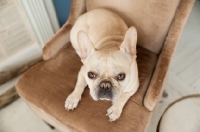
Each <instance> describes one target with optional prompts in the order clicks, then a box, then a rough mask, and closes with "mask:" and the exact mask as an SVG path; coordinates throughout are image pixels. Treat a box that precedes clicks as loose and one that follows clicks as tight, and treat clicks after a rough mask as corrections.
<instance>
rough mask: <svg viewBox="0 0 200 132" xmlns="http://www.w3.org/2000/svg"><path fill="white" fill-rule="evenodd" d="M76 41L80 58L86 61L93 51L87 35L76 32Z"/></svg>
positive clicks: (82, 32)
mask: <svg viewBox="0 0 200 132" xmlns="http://www.w3.org/2000/svg"><path fill="white" fill-rule="evenodd" d="M77 41H78V46H79V49H80V57H81V59H86V58H87V57H88V55H89V54H90V53H91V51H92V50H93V49H94V46H93V44H92V42H91V41H90V39H89V37H88V35H87V34H86V33H85V32H84V31H82V30H80V31H79V32H78V35H77Z"/></svg>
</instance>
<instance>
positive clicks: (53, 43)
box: [43, 0, 86, 60]
mask: <svg viewBox="0 0 200 132" xmlns="http://www.w3.org/2000/svg"><path fill="white" fill-rule="evenodd" d="M85 11H86V7H85V0H81V1H80V0H73V1H72V5H71V10H70V15H69V18H68V20H67V22H66V23H65V25H63V27H62V28H61V29H60V30H59V31H58V32H57V33H56V34H55V35H54V36H53V38H51V39H50V40H49V42H47V43H46V45H45V46H44V48H43V59H44V60H49V59H51V58H52V57H54V56H55V55H57V54H58V53H59V51H60V50H61V49H62V48H63V47H64V46H66V44H67V43H69V42H70V30H71V28H72V26H73V24H74V23H75V21H76V20H77V18H78V17H79V16H80V15H81V14H83V13H84V12H85Z"/></svg>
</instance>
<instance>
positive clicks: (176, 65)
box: [148, 0, 200, 132]
mask: <svg viewBox="0 0 200 132" xmlns="http://www.w3.org/2000/svg"><path fill="white" fill-rule="evenodd" d="M164 93H165V96H163V97H161V99H160V100H159V101H158V104H157V106H156V108H155V111H154V114H153V117H152V121H151V123H150V126H149V130H148V132H156V126H157V124H158V120H159V119H160V117H161V115H162V113H163V111H164V110H165V109H166V107H167V106H168V105H169V104H170V103H171V102H173V101H174V100H176V99H178V98H180V97H183V96H185V95H189V94H197V93H199V94H200V1H199V0H196V2H195V5H194V7H193V9H192V12H191V14H190V16H189V18H188V21H187V23H186V26H185V29H184V31H183V33H182V36H181V38H180V41H179V43H178V46H177V48H176V51H175V54H174V56H173V59H172V62H171V65H170V69H169V73H168V78H167V84H166V87H165V92H164Z"/></svg>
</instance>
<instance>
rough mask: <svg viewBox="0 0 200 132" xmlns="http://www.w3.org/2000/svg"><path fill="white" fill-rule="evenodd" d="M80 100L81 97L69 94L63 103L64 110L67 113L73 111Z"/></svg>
mask: <svg viewBox="0 0 200 132" xmlns="http://www.w3.org/2000/svg"><path fill="white" fill-rule="evenodd" d="M80 100H81V96H78V95H76V94H74V93H72V94H70V95H69V96H68V97H67V99H66V101H65V109H66V110H68V111H69V110H74V109H75V108H76V107H77V106H78V103H79V101H80Z"/></svg>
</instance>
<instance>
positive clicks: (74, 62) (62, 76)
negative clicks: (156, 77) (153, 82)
mask: <svg viewBox="0 0 200 132" xmlns="http://www.w3.org/2000/svg"><path fill="white" fill-rule="evenodd" d="M137 56H138V57H137V62H138V68H139V78H140V87H139V89H138V91H137V93H136V94H135V95H134V96H133V97H131V99H130V100H129V101H128V102H127V104H126V105H125V107H124V110H123V113H122V115H121V117H120V118H119V119H118V120H117V121H115V122H112V123H111V122H109V121H108V117H106V110H107V109H108V108H109V107H110V106H111V102H105V101H94V100H92V98H91V97H90V95H89V90H88V88H86V90H85V92H84V93H83V96H82V100H81V102H80V103H79V105H78V107H77V108H76V109H75V110H74V111H70V112H68V111H66V110H65V108H64V103H65V99H66V98H67V96H68V95H69V94H70V93H71V92H72V91H73V89H74V86H75V83H76V78H77V74H78V71H79V69H80V67H81V65H82V64H81V61H80V59H79V57H78V56H77V54H76V53H75V51H74V49H73V48H72V46H71V44H69V45H68V46H67V47H66V48H64V49H63V50H62V51H61V53H60V54H59V55H57V56H56V57H55V58H54V59H51V60H48V61H43V62H40V63H38V64H37V65H35V66H33V67H32V68H31V69H30V70H28V71H27V72H26V73H25V74H24V75H23V77H22V78H21V79H20V80H19V82H18V84H17V85H16V86H17V91H18V93H19V94H20V96H21V97H23V98H24V99H25V100H27V101H28V102H31V103H32V104H34V105H35V106H36V107H38V108H40V109H43V111H44V112H46V113H47V114H49V115H51V116H52V117H54V118H55V119H56V120H57V121H58V122H60V123H62V124H64V125H65V126H67V127H68V128H70V129H73V130H75V131H81V132H106V131H109V132H111V131H112V132H122V131H126V132H128V131H130V132H133V131H134V132H143V131H144V130H145V129H146V126H147V125H148V122H149V119H150V115H151V112H149V111H148V110H146V109H145V107H144V106H143V105H142V101H143V97H144V95H145V92H146V90H147V88H148V85H149V80H150V78H151V76H152V72H153V70H154V67H155V64H156V61H157V56H156V55H155V54H153V53H151V52H150V51H148V50H146V49H143V48H141V47H137Z"/></svg>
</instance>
